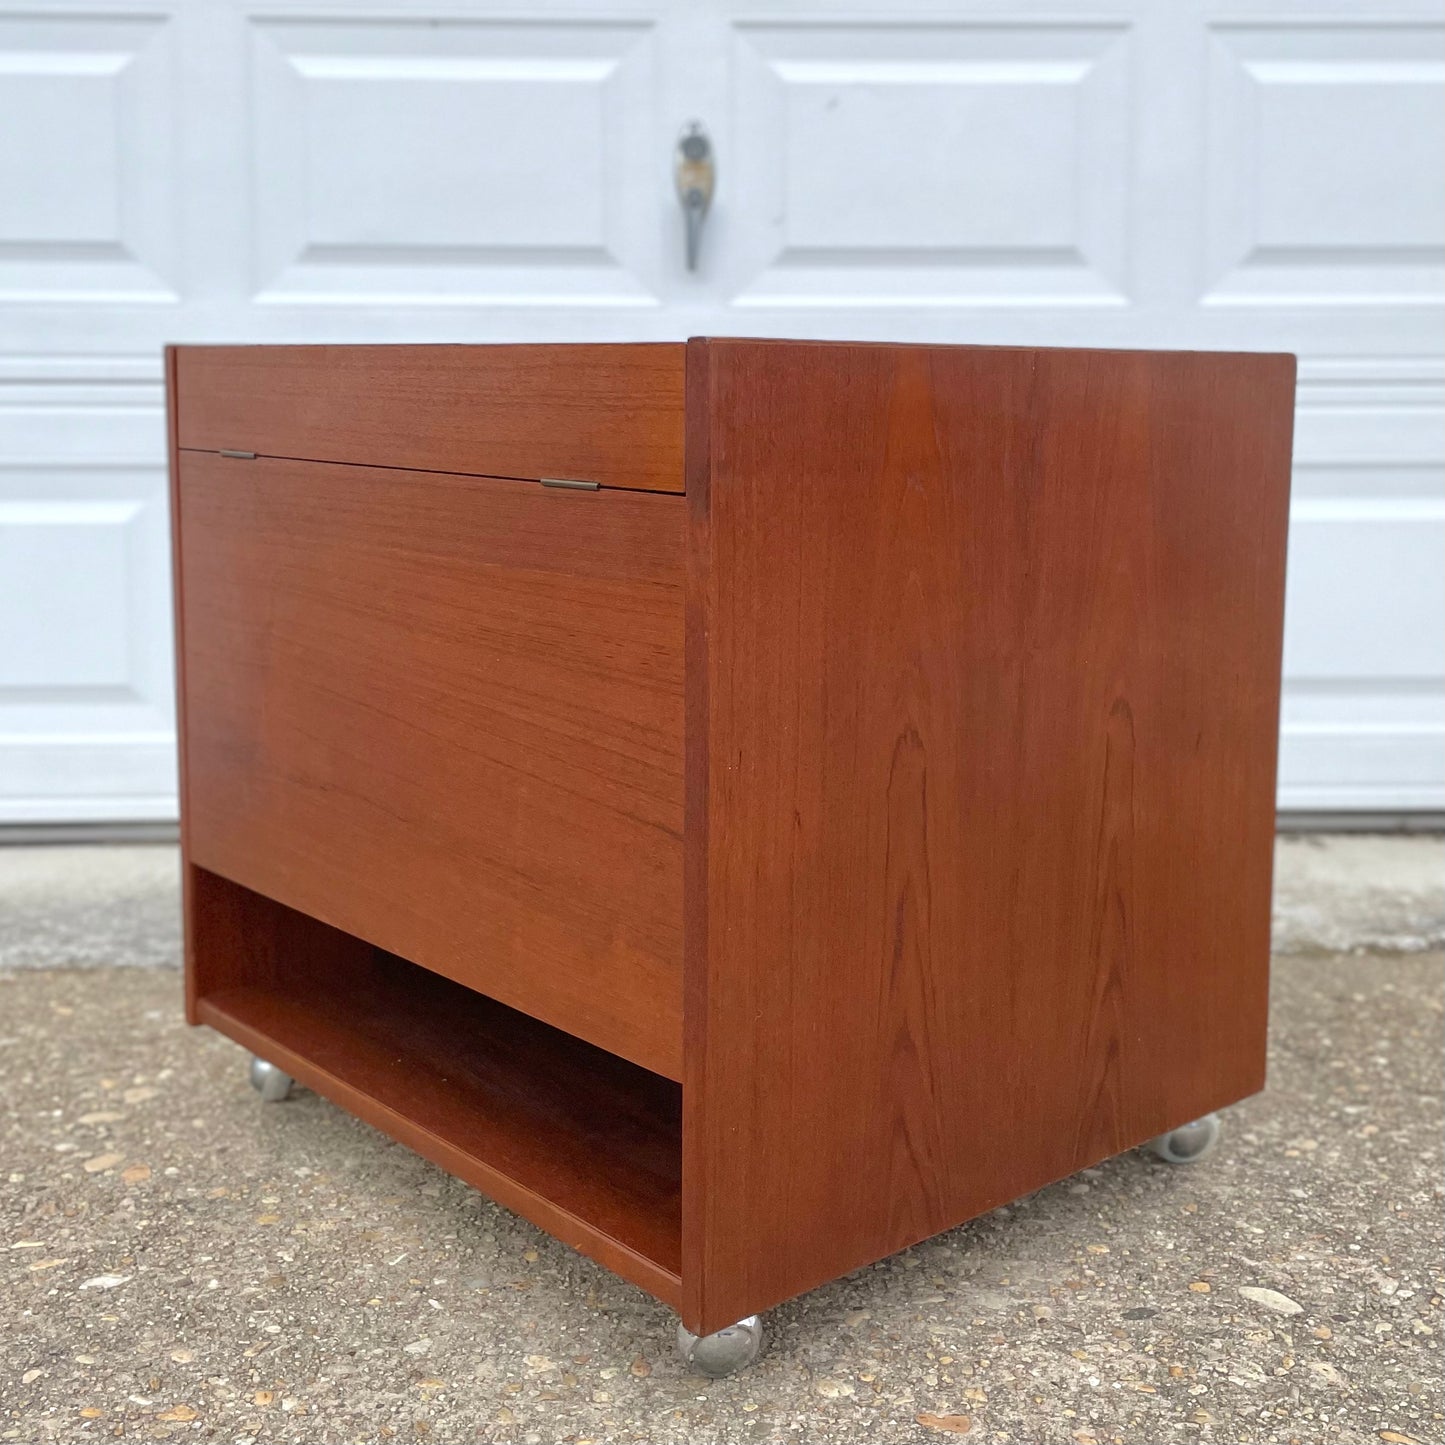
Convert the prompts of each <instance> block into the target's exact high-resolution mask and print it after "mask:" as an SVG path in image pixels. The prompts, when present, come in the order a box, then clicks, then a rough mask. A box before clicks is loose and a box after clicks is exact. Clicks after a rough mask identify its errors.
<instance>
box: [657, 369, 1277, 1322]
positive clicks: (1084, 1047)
mask: <svg viewBox="0 0 1445 1445" xmlns="http://www.w3.org/2000/svg"><path fill="white" fill-rule="evenodd" d="M704 370H705V373H706V378H705V381H704V380H703V377H704ZM698 378H699V382H698V384H699V385H705V386H706V390H707V399H708V410H709V416H710V421H709V426H708V437H707V457H706V462H705V465H706V469H707V473H708V475H707V478H706V486H705V487H698V488H697V489H696V490H695V491H694V484H693V479H692V478H691V477H690V481H689V507H690V509H691V510H692V512H693V516H694V527H693V534H692V535H693V542H692V546H693V552H694V568H693V574H692V576H691V577H690V584H689V585H690V587H691V589H692V600H693V606H694V608H695V610H697V609H700V612H701V615H700V616H699V617H698V618H697V619H696V621H695V623H694V626H693V628H692V632H691V634H690V652H689V683H688V686H689V689H690V691H691V692H692V694H693V697H692V700H691V711H690V713H689V729H690V733H691V734H693V735H692V736H690V738H689V748H690V750H692V751H693V752H696V751H697V750H698V749H705V751H706V761H707V766H706V767H705V768H704V767H696V768H690V770H689V773H688V785H689V788H691V789H693V790H701V792H702V794H703V796H701V797H692V798H690V799H689V820H690V822H692V821H696V822H698V823H700V824H701V825H702V826H703V828H704V830H705V835H704V837H703V838H702V839H700V840H698V841H697V842H695V843H694V844H693V846H694V847H696V848H698V849H699V850H701V853H700V856H698V857H696V858H694V860H693V862H692V865H691V867H690V871H689V874H688V877H689V881H690V884H691V887H690V889H689V897H688V913H689V935H688V938H689V947H690V950H691V951H690V954H689V959H688V968H689V979H688V994H687V997H688V1008H689V1019H688V1030H689V1040H690V1043H691V1044H692V1045H693V1047H692V1048H691V1049H690V1057H689V1059H688V1062H687V1068H688V1073H687V1080H686V1108H687V1117H686V1123H685V1134H686V1140H687V1142H686V1145H685V1184H684V1188H685V1205H684V1208H685V1214H686V1217H687V1219H688V1221H689V1222H688V1224H687V1225H685V1239H686V1241H687V1244H688V1250H687V1252H686V1253H685V1264H684V1273H685V1282H686V1285H687V1303H686V1306H685V1312H684V1313H685V1318H687V1320H688V1323H689V1324H690V1325H692V1326H693V1327H694V1328H697V1329H702V1330H713V1329H717V1328H719V1327H720V1326H722V1325H724V1324H726V1323H728V1322H730V1321H732V1320H734V1319H737V1318H739V1317H740V1316H742V1315H745V1314H748V1313H750V1312H753V1311H755V1310H758V1309H763V1308H766V1307H769V1306H771V1305H773V1304H775V1303H777V1302H778V1301H780V1300H782V1299H785V1298H787V1297H789V1296H791V1295H794V1294H797V1293H799V1292H801V1291H803V1290H805V1289H808V1288H811V1287H813V1286H815V1285H817V1284H820V1283H822V1282H824V1281H826V1280H829V1279H832V1278H834V1277H836V1276H838V1275H840V1274H843V1273H845V1272H847V1271H848V1270H851V1269H854V1268H856V1267H858V1266H860V1265H862V1264H864V1263H866V1262H868V1261H871V1260H874V1259H877V1258H880V1257H882V1256H884V1255H887V1254H889V1253H891V1252H892V1251H894V1250H897V1249H899V1248H902V1247H904V1246H906V1245H909V1244H911V1243H913V1242H916V1241H917V1240H920V1239H923V1238H926V1237H927V1236H929V1235H932V1234H935V1233H937V1232H939V1231H941V1230H943V1229H947V1228H949V1227H951V1226H953V1225H955V1224H957V1223H959V1222H961V1221H962V1220H964V1219H967V1218H970V1217H972V1216H974V1215H977V1214H979V1213H981V1212H983V1211H985V1210H987V1209H989V1208H992V1207H994V1206H996V1205H998V1204H1000V1203H1003V1202H1005V1201H1007V1200H1010V1199H1013V1198H1016V1197H1018V1196H1019V1195H1022V1194H1024V1193H1027V1192H1028V1191H1030V1190H1033V1189H1037V1188H1039V1187H1040V1186H1042V1185H1044V1184H1046V1183H1048V1182H1050V1181H1052V1180H1055V1179H1058V1178H1060V1177H1062V1176H1064V1175H1067V1174H1069V1173H1071V1172H1073V1171H1075V1170H1078V1169H1080V1168H1083V1167H1086V1166H1088V1165H1090V1164H1093V1163H1095V1162H1097V1161H1098V1160H1100V1159H1102V1158H1105V1157H1107V1156H1109V1155H1112V1154H1116V1153H1119V1152H1121V1151H1123V1150H1125V1149H1128V1148H1130V1147H1132V1146H1134V1145H1136V1144H1138V1143H1140V1142H1142V1141H1143V1140H1145V1139H1147V1138H1149V1137H1151V1136H1153V1135H1155V1134H1158V1133H1160V1132H1162V1131H1164V1130H1166V1129H1168V1128H1171V1127H1173V1126H1175V1125H1178V1124H1180V1123H1183V1122H1185V1121H1187V1120H1189V1119H1191V1118H1194V1117H1196V1116H1198V1115H1200V1114H1203V1113H1205V1112H1207V1111H1209V1110H1210V1109H1213V1108H1216V1107H1219V1106H1221V1105H1225V1104H1228V1103H1231V1102H1233V1101H1235V1100H1237V1099H1239V1098H1241V1097H1243V1096H1245V1095H1247V1094H1250V1093H1252V1092H1254V1091H1255V1090H1257V1089H1258V1088H1260V1086H1261V1085H1262V1083H1263V1078H1264V1052H1265V1016H1266V1004H1267V993H1268V947H1269V902H1270V873H1271V851H1272V834H1273V820H1274V775H1275V754H1276V737H1277V724H1278V699H1279V669H1280V644H1281V630H1282V614H1283V587H1284V539H1285V529H1286V522H1287V510H1288V485H1289V483H1288V477H1289V459H1290V428H1291V416H1292V410H1293V360H1292V359H1291V358H1288V357H1279V356H1257V355H1208V354H1199V353H1130V352H1083V351H1065V350H1057V351H1054V350H1050V351H1035V350H1027V349H1017V350H1014V349H1008V350H1005V349H997V350H996V349H990V348H963V347H960V348H928V347H883V346H864V347H837V346H815V345H808V344H795V343H767V342H763V343H748V342H741V341H738V342H733V341H720V342H710V343H707V365H706V368H705V369H704V368H699V369H698ZM691 383H692V376H691V362H690V385H691ZM690 460H691V459H690ZM693 880H697V881H695V882H694V881H693ZM699 910H701V912H702V915H703V916H701V917H697V916H695V915H696V914H697V912H698V911H699Z"/></svg>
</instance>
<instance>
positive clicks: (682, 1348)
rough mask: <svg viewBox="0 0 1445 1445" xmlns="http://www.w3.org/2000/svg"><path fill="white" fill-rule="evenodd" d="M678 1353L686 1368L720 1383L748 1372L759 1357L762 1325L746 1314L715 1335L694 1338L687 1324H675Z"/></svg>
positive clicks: (761, 1350)
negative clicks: (729, 1376)
mask: <svg viewBox="0 0 1445 1445" xmlns="http://www.w3.org/2000/svg"><path fill="white" fill-rule="evenodd" d="M677 1352H678V1354H680V1355H681V1356H682V1362H683V1364H685V1365H687V1366H688V1368H689V1369H693V1370H696V1371H697V1372H698V1373H699V1374H700V1375H710V1376H711V1377H712V1378H713V1379H714V1380H720V1379H722V1378H723V1376H724V1375H732V1374H736V1373H737V1371H739V1370H745V1369H747V1367H748V1366H749V1365H751V1364H752V1362H753V1361H754V1360H756V1359H757V1357H758V1356H759V1355H760V1354H762V1352H763V1322H762V1320H761V1319H759V1317H758V1316H757V1315H749V1316H748V1317H747V1318H746V1319H745V1320H739V1321H738V1322H737V1324H735V1325H729V1326H728V1327H727V1328H726V1329H723V1330H719V1331H718V1332H717V1333H716V1334H714V1335H695V1334H693V1332H692V1331H691V1330H690V1329H688V1328H687V1326H686V1325H678V1327H677Z"/></svg>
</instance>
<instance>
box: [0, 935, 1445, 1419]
mask: <svg viewBox="0 0 1445 1445" xmlns="http://www.w3.org/2000/svg"><path fill="white" fill-rule="evenodd" d="M1441 985H1442V958H1441V956H1440V955H1439V954H1417V955H1414V956H1409V957H1403V956H1397V957H1370V956H1291V957H1288V958H1283V959H1280V960H1279V961H1278V962H1277V964H1276V971H1275V987H1274V1029H1273V1050H1272V1070H1271V1078H1270V1085H1269V1088H1268V1089H1267V1090H1266V1092H1265V1093H1264V1094H1262V1095H1261V1096H1259V1097H1258V1098H1255V1099H1252V1100H1250V1101H1248V1102H1246V1103H1244V1104H1243V1105H1241V1106H1239V1107H1237V1108H1236V1109H1233V1110H1231V1111H1230V1112H1229V1114H1228V1116H1227V1119H1226V1129H1225V1135H1224V1139H1223V1142H1222V1143H1221V1145H1220V1148H1219V1150H1218V1152H1217V1153H1216V1154H1215V1155H1214V1156H1213V1157H1211V1158H1210V1159H1209V1160H1208V1161H1206V1162H1204V1163H1202V1164H1199V1165H1196V1166H1193V1167H1190V1168H1184V1169H1174V1168H1170V1167H1168V1166H1166V1165H1163V1164H1159V1163H1157V1162H1155V1161H1153V1160H1151V1159H1149V1158H1147V1157H1144V1156H1143V1155H1140V1154H1137V1153H1136V1154H1131V1155H1127V1156H1124V1157H1121V1158H1118V1159H1114V1160H1111V1161H1109V1162H1108V1163H1106V1164H1105V1165H1103V1166H1101V1167H1099V1168H1097V1169H1091V1170H1088V1171H1086V1172H1085V1173H1084V1174H1082V1175H1079V1176H1077V1177H1075V1178H1073V1179H1069V1180H1065V1181H1063V1182H1062V1183H1059V1184H1057V1185H1054V1186H1052V1187H1050V1188H1048V1189H1045V1190H1042V1191H1041V1192H1039V1193H1038V1194H1035V1195H1033V1196H1032V1197H1030V1198H1028V1199H1026V1200H1024V1201H1021V1202H1020V1203H1018V1204H1016V1205H1014V1206H1011V1207H1009V1208H1007V1209H1001V1210H998V1211H996V1212H995V1213H993V1214H991V1215H988V1216H986V1217H985V1218H982V1219H979V1220H975V1221H974V1222H972V1223H970V1224H967V1225H965V1226H963V1227H961V1228H959V1229H956V1230H953V1231H952V1232H950V1233H948V1234H946V1235H943V1236H941V1237H940V1238H938V1239H935V1240H933V1241H931V1242H929V1243H926V1244H923V1245H920V1246H918V1247H917V1248H914V1249H911V1250H908V1251H905V1252H904V1253H903V1254H900V1255H898V1256H896V1257H894V1258H892V1259H890V1260H887V1261H885V1262H883V1263H882V1264H879V1265H876V1266H874V1267H872V1268H869V1269H865V1270H862V1271H859V1272H858V1273H857V1274H854V1275H852V1276H850V1277H848V1278H846V1279H844V1280H841V1281H839V1282H837V1283H836V1284H833V1285H830V1286H828V1287H826V1288H824V1289H820V1290H817V1291H815V1292H814V1293H812V1294H810V1295H808V1296H806V1297H805V1298H803V1299H800V1300H797V1301H794V1302H793V1303H791V1304H789V1305H786V1306H784V1307H782V1308H780V1309H778V1310H776V1311H774V1312H773V1314H772V1315H771V1316H770V1320H769V1324H770V1329H771V1346H770V1349H769V1352H768V1354H767V1355H766V1356H765V1357H764V1359H763V1360H762V1361H761V1362H760V1363H759V1364H758V1365H757V1366H756V1367H755V1368H754V1369H752V1370H751V1371H749V1372H748V1373H746V1374H743V1375H741V1376H737V1377H734V1378H732V1379H729V1380H723V1381H709V1380H704V1379H701V1378H699V1377H696V1376H692V1375H689V1374H687V1373H685V1372H684V1370H683V1369H682V1367H681V1365H680V1363H679V1362H678V1360H677V1358H676V1356H675V1354H674V1352H673V1349H672V1346H671V1334H672V1328H673V1320H672V1317H671V1316H670V1314H669V1312H668V1311H667V1310H665V1309H663V1308H662V1307H661V1306H659V1305H657V1304H656V1303H654V1302H652V1301H651V1300H650V1299H648V1298H647V1297H646V1296H644V1295H643V1294H641V1293H640V1292H639V1291H637V1290H635V1289H634V1288H632V1287H631V1286H630V1285H627V1284H624V1283H622V1282H621V1281H619V1280H617V1279H616V1278H614V1277H613V1276H611V1275H609V1274H608V1273H607V1272H606V1271H605V1270H602V1269H600V1268H598V1267H596V1266H594V1265H592V1264H591V1263H589V1262H588V1261H587V1260H585V1259H583V1258H581V1257H580V1256H578V1255H576V1254H574V1253H573V1252H572V1251H571V1250H569V1249H567V1248H565V1247H563V1246H561V1245H559V1244H556V1243H554V1242H553V1241H551V1240H550V1239H549V1238H548V1237H547V1236H546V1235H544V1234H542V1233H540V1232H539V1231H537V1230H535V1229H533V1228H532V1227H531V1226H529V1225H527V1224H525V1223H523V1222H522V1221H520V1220H519V1219H517V1218H516V1217H514V1216H512V1215H510V1214H508V1213H507V1212H506V1211H504V1210H502V1209H499V1208H497V1207H496V1206H494V1205H492V1204H491V1203H489V1202H488V1201H487V1200H485V1199H483V1198H481V1197H480V1196H479V1195H477V1194H475V1193H473V1192H472V1191H471V1190H470V1189H468V1188H467V1187H465V1186H464V1185H462V1184H459V1183H457V1182H456V1181H454V1180H452V1179H451V1178H449V1177H448V1176H446V1175H444V1174H442V1173H441V1172H440V1171H438V1170H437V1169H434V1168H433V1167H432V1166H431V1165H429V1164H427V1163H426V1162H425V1161H423V1160H421V1159H419V1158H418V1157H416V1156H415V1155H413V1154H411V1153H409V1152H408V1151H407V1150H405V1149H403V1148H400V1147H399V1146H397V1145H394V1144H392V1143H390V1142H389V1141H387V1140H386V1139H384V1138H383V1137H382V1136H380V1135H378V1134H377V1133H375V1132H373V1131H372V1130H371V1129H369V1128H368V1127H366V1126H365V1125H363V1124H361V1123H359V1122H357V1121H355V1120H353V1119H351V1118H349V1117H347V1116H346V1115H344V1114H343V1113H342V1112H340V1111H339V1110H337V1109H335V1108H333V1107H332V1106H330V1105H329V1104H327V1103H326V1102H324V1101H323V1100H321V1099H319V1098H317V1097H315V1096H314V1095H310V1094H305V1093H303V1094H301V1095H300V1096H299V1097H297V1098H295V1099H293V1100H292V1101H290V1102H288V1103H285V1104H279V1105H263V1104H261V1103H260V1102H259V1101H258V1100H257V1098H256V1096H255V1095H254V1094H253V1093H252V1092H251V1090H250V1089H249V1088H248V1087H247V1086H246V1083H245V1080H244V1067H243V1064H244V1056H243V1055H242V1054H241V1052H240V1051H239V1050H238V1049H237V1048H235V1047H234V1046H233V1045H232V1044H230V1043H229V1042H227V1041H226V1040H224V1039H222V1038H220V1037H219V1036H217V1035H215V1034H213V1033H210V1032H209V1031H207V1030H192V1029H188V1028H187V1027H186V1026H185V1024H184V1023H183V1022H181V1018H180V985H179V979H178V976H177V975H176V974H175V973H174V972H173V971H171V970H169V969H110V968H97V969H89V970H71V969H52V970H37V971H22V972H16V973H11V974H5V975H0V1079H3V1083H4V1089H5V1108H4V1111H3V1114H0V1220H3V1241H0V1295H3V1301H0V1310H3V1314H0V1320H3V1322H4V1329H3V1331H0V1439H3V1440H21V1441H31V1440H37V1441H49V1440H59V1441H72V1440H87V1439H93V1440H102V1439H112V1438H123V1439H141V1440H163V1439H173V1440H208V1441H209V1440H218V1441H237V1442H250V1441H256V1442H263V1441H264V1442H272V1441H276V1442H281V1441H295V1442H308V1445H316V1442H330V1441H353V1440H354V1441H371V1440H393V1439H395V1440H404V1441H410V1442H415V1441H437V1442H457V1441H509V1442H510V1441H516V1442H526V1445H552V1442H560V1441H567V1442H584V1441H598V1442H602V1441H608V1442H611V1441H618V1442H622V1441H644V1442H658V1445H671V1442H718V1445H727V1442H751V1441H807V1442H819V1445H829V1442H845V1441H846V1442H865V1441H866V1442H870V1445H890V1442H937V1441H943V1440H948V1439H960V1438H962V1439H967V1440H969V1441H1017V1442H1029V1445H1046V1442H1060V1445H1091V1442H1105V1441H1110V1442H1127V1445H1162V1442H1173V1441H1211V1442H1254V1441H1260V1442H1273V1441H1279V1442H1290V1441H1295V1442H1310V1445H1313V1442H1320V1445H1333V1442H1345V1441H1349V1442H1354V1441H1369V1442H1376V1441H1383V1442H1387V1445H1399V1442H1410V1441H1415V1442H1420V1445H1441V1442H1445V1398H1442V1354H1441V1344H1442V1338H1441V1337H1442V1310H1441V1303H1442V1295H1445V1229H1442V1209H1441V1203H1442V1197H1441V1196H1442V1169H1441V1164H1442V1138H1441V1070H1442V1053H1441V1044H1442V997H1441V995H1442V987H1441Z"/></svg>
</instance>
